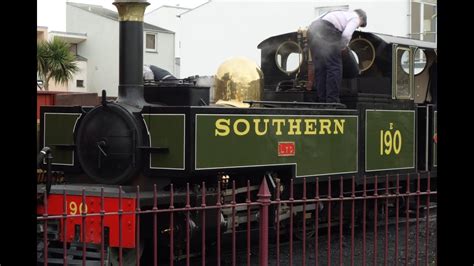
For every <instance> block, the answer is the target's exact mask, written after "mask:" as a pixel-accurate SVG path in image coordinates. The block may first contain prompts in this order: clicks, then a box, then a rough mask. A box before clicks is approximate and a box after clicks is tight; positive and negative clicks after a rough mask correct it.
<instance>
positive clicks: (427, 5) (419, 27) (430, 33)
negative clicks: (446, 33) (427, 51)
mask: <svg viewBox="0 0 474 266" xmlns="http://www.w3.org/2000/svg"><path fill="white" fill-rule="evenodd" d="M436 24H437V8H436V1H433V0H412V2H411V33H410V35H411V37H412V38H414V39H418V40H422V41H429V42H436V41H437V34H436V32H437V25H436Z"/></svg>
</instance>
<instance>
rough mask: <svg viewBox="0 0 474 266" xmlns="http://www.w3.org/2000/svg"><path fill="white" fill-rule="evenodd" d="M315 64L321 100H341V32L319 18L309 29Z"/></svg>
mask: <svg viewBox="0 0 474 266" xmlns="http://www.w3.org/2000/svg"><path fill="white" fill-rule="evenodd" d="M308 36H309V42H310V49H311V55H312V59H313V65H314V78H315V81H314V86H315V87H316V92H317V95H318V101H319V102H328V103H330V102H340V100H339V89H340V87H341V80H342V57H341V49H342V47H341V32H340V31H339V30H338V29H337V28H336V27H334V26H333V25H332V24H331V23H330V22H328V21H325V20H322V19H318V20H315V21H314V22H313V23H311V25H310V26H309V29H308Z"/></svg>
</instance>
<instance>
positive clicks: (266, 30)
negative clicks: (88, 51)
mask: <svg viewBox="0 0 474 266" xmlns="http://www.w3.org/2000/svg"><path fill="white" fill-rule="evenodd" d="M338 5H349V9H350V10H353V9H357V8H361V9H364V10H365V11H366V12H367V17H368V19H367V22H368V26H367V27H366V28H364V29H362V30H363V31H371V32H379V33H386V34H391V35H398V36H407V34H408V29H409V27H408V25H409V24H408V23H409V18H408V17H407V14H408V5H409V1H401V0H378V1H359V0H347V1H344V2H343V1H321V2H319V1H318V2H314V1H313V2H289V1H288V2H247V1H236V2H219V1H210V2H208V3H206V4H204V5H202V6H200V7H198V8H196V9H194V10H191V11H189V12H186V13H183V14H182V15H181V32H180V34H181V51H180V54H181V76H190V75H196V74H197V75H214V74H215V72H216V70H217V68H218V67H219V65H220V64H221V63H222V62H223V61H224V60H226V59H227V58H229V57H232V56H245V57H248V58H250V59H252V60H254V61H255V62H256V63H257V64H258V65H260V50H259V49H257V45H258V44H259V43H260V42H261V41H263V40H264V39H266V38H268V37H270V36H273V35H278V34H283V33H287V32H292V31H296V30H298V28H300V27H307V26H308V25H309V24H310V23H311V22H312V21H313V20H314V19H315V17H317V15H319V11H318V10H317V9H316V8H317V7H325V6H338Z"/></svg>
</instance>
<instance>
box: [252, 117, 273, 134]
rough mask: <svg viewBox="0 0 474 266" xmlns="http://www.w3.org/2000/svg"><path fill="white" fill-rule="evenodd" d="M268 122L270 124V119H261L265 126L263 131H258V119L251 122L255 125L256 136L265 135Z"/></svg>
mask: <svg viewBox="0 0 474 266" xmlns="http://www.w3.org/2000/svg"><path fill="white" fill-rule="evenodd" d="M268 122H270V119H263V124H264V125H265V129H264V130H263V131H260V129H259V124H260V119H254V120H253V123H254V124H255V134H256V135H257V136H263V135H265V134H267V130H268Z"/></svg>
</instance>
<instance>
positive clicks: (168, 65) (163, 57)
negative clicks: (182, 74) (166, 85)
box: [143, 30, 176, 75]
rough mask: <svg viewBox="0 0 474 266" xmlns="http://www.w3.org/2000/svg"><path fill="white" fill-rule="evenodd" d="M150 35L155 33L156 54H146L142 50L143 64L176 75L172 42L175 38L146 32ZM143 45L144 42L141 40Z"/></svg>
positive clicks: (165, 34)
mask: <svg viewBox="0 0 474 266" xmlns="http://www.w3.org/2000/svg"><path fill="white" fill-rule="evenodd" d="M145 32H150V33H157V34H158V37H157V45H158V46H157V52H147V51H146V49H145V48H144V49H143V51H144V56H143V64H145V65H155V66H157V67H160V68H163V69H166V70H168V72H170V73H171V74H173V75H175V74H176V67H175V64H174V57H175V48H174V40H175V36H174V34H173V33H165V32H157V31H147V30H145ZM143 43H145V40H143Z"/></svg>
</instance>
